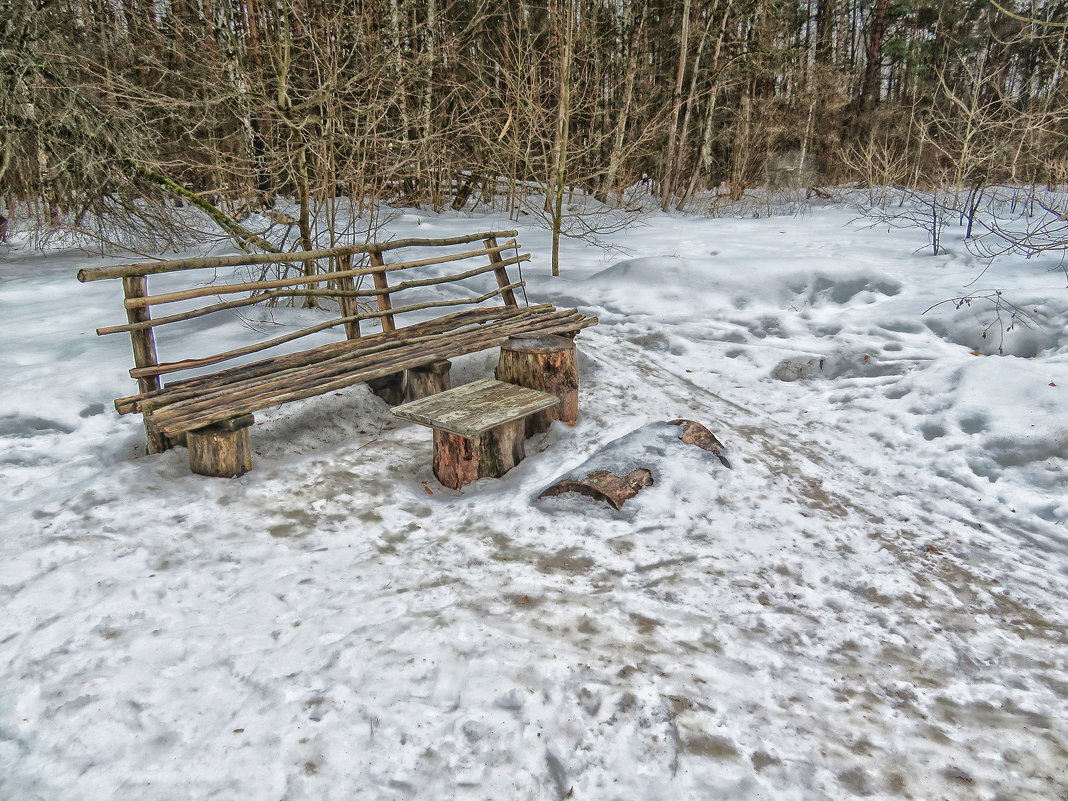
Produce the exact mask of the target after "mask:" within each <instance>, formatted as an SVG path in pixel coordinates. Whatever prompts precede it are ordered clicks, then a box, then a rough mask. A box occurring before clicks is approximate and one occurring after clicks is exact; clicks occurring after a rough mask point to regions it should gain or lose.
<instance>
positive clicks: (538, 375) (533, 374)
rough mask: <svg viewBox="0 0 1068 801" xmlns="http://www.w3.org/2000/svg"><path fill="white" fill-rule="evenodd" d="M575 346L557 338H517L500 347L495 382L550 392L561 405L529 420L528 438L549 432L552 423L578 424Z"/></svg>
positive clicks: (542, 336)
mask: <svg viewBox="0 0 1068 801" xmlns="http://www.w3.org/2000/svg"><path fill="white" fill-rule="evenodd" d="M575 353H576V351H575V343H574V342H573V341H572V340H570V339H568V338H566V337H562V336H557V335H556V334H544V335H541V336H529V337H515V338H513V339H509V340H508V341H507V342H505V343H504V344H503V345H501V357H500V360H499V361H498V362H497V370H496V378H497V380H498V381H505V382H507V383H509V384H517V385H518V386H521V387H528V388H530V389H536V390H540V391H541V392H548V393H549V394H550V395H556V396H557V397H558V398H560V403H559V405H557V406H554V407H552V408H550V409H546V410H545V411H542V412H538V413H537V414H534V415H531V416H530V417H528V418H527V424H526V431H527V436H528V437H529V436H531V435H532V434H540V433H541V432H543V431H548V430H549V426H550V425H551V424H552V421H553V420H562V421H563V422H565V423H573V422H575V421H576V420H578V387H579V375H578V362H577V360H576V358H575Z"/></svg>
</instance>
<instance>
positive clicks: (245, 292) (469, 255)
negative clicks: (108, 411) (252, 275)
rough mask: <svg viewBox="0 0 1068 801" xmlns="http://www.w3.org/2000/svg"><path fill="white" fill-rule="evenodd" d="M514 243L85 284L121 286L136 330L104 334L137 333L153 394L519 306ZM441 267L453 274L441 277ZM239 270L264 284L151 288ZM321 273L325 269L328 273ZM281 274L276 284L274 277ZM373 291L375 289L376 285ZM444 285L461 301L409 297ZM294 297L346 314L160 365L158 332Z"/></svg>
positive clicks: (433, 245)
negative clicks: (180, 382) (435, 319)
mask: <svg viewBox="0 0 1068 801" xmlns="http://www.w3.org/2000/svg"><path fill="white" fill-rule="evenodd" d="M515 235H516V232H515V231H488V232H483V233H478V234H470V235H468V236H459V237H452V238H448V239H402V240H395V241H392V242H371V243H367V244H363V245H348V246H343V247H335V248H326V249H323V250H314V251H299V252H296V253H279V254H275V253H265V254H244V255H239V256H220V257H207V258H195V259H174V260H160V261H151V262H140V263H137V264H119V265H113V266H109V267H93V268H85V269H82V270H79V271H78V280H79V281H82V282H85V281H100V280H105V279H120V280H121V281H122V287H123V294H124V301H123V305H124V306H125V308H126V316H127V323H126V324H125V325H115V326H108V327H106V328H98V329H97V334H100V335H105V334H118V333H123V332H128V333H129V334H130V337H131V340H132V343H133V352H134V364H135V367H134V369H132V370H131V371H130V375H131V376H132V377H133V378H136V379H137V381H138V384H139V387H140V391H141V392H149V391H151V390H154V389H159V387H160V376H162V375H166V374H169V373H175V372H179V371H183V370H191V369H199V368H203V367H207V366H210V365H213V364H218V363H220V362H224V361H228V360H231V359H237V358H241V357H244V356H248V355H249V354H252V353H258V352H261V351H265V350H269V349H271V348H277V347H279V346H281V345H283V344H285V343H288V342H292V341H293V340H296V339H300V338H301V337H306V336H311V335H312V334H316V333H319V332H320V331H324V330H327V329H330V328H335V327H338V326H342V327H343V328H344V331H345V336H346V337H347V338H348V339H358V338H360V337H361V335H363V334H364V333H365V332H363V331H362V330H361V325H360V324H361V322H364V321H373V320H378V321H380V322H381V331H382V332H383V334H385V335H387V336H388V333H389V332H392V331H396V330H397V329H398V324H397V318H398V316H400V315H409V318H411V317H416V316H418V317H419V318H420V319H425V318H426V315H428V314H430V315H433V314H437V313H438V309H441V310H442V313H448V312H450V311H454V309H453V308H452V307H457V306H467V305H476V306H477V305H481V304H484V303H486V302H487V301H489V300H490V299H492V298H494V297H500V298H501V301H502V303H503V306H505V307H509V306H511V307H516V306H518V301H517V299H516V295H515V290H516V289H518V288H520V287H522V286H524V282H523V281H522V280H519V281H512V279H511V278H510V277H509V274H508V267H510V266H513V265H518V264H520V263H521V262H524V261H528V260H529V259H530V255H529V254H526V253H523V254H521V253H519V250H518V245H517V244H516V242H515V240H514V239H512V237H514V236H515ZM480 240H481V244H482V247H474V248H472V247H471V243H476V242H479V241H480ZM417 249H419V250H421V249H429V253H430V254H431V255H425V256H423V257H422V258H410V255H411V254H412V253H413V251H416V250H417ZM387 253H388V254H390V255H389V256H388V257H387V256H386V255H385V254H387ZM418 255H423V254H418ZM436 265H448V266H441V267H438V268H437V269H435V266H436ZM240 267H260V268H261V273H260V275H259V277H258V278H256V279H255V280H252V279H250V280H248V281H240V282H236V283H229V284H210V285H201V286H195V287H191V288H189V289H183V290H177V291H170V292H163V293H159V294H156V295H152V294H150V292H149V290H148V277H149V276H150V275H158V274H161V273H175V272H180V271H185V270H190V271H199V270H216V271H217V270H220V269H224V268H240ZM320 267H323V268H325V270H324V271H320ZM456 268H459V269H456ZM272 270H274V271H275V274H276V275H277V277H274V278H268V275H269V274H270V271H272ZM417 271H418V275H417V274H416V273H417ZM490 273H491V274H492V276H493V279H494V280H493V281H492V282H487V283H488V289H487V290H486V291H484V292H482V291H480V290H476V293H475V294H472V293H471V287H470V282H469V279H473V278H475V277H476V276H483V275H486V274H490ZM487 277H488V276H487ZM368 283H370V284H372V285H371V286H367V285H366V284H368ZM442 284H454V285H455V287H456V288H457V292H454V293H453V294H455V295H456V296H455V297H450V298H447V299H438V300H426V299H424V300H421V301H420V300H418V299H415V300H414V302H409V301H407V300H405V297H404V296H407V297H409V298H410V297H411V295H412V294H417V292H415V291H416V290H418V289H421V288H425V287H430V286H439V285H442ZM461 287H462V288H461ZM208 297H211V298H216V299H217V300H216V301H215V302H213V303H210V304H209V305H206V306H201V307H198V308H191V309H190V308H184V307H183V309H182V310H181V311H178V312H175V313H172V314H169V315H165V316H160V317H156V318H153V317H152V316H151V312H150V310H151V309H152V307H155V306H162V305H165V304H170V303H180V302H186V303H187V302H188V301H193V300H197V299H199V298H208ZM294 297H304V298H332V299H334V300H336V301H337V304H338V316H337V317H332V318H329V319H326V320H323V321H322V322H320V323H316V324H315V325H312V326H308V327H306V328H302V329H300V330H298V331H293V332H291V333H288V334H285V335H283V336H279V337H274V338H272V339H268V340H265V341H262V342H257V343H255V344H252V345H248V346H245V347H241V348H236V349H233V350H228V351H225V352H222V353H215V354H210V355H207V356H201V357H197V358H192V359H183V360H181V361H173V362H164V363H160V362H159V361H158V359H157V356H156V342H155V334H154V331H155V329H156V328H158V327H160V326H163V325H170V324H174V323H181V322H184V321H188V320H193V319H197V318H200V317H204V316H205V315H209V314H214V313H217V312H224V311H232V310H234V309H238V308H242V307H247V306H252V305H255V304H260V303H274V302H276V301H277V300H278V299H280V298H294Z"/></svg>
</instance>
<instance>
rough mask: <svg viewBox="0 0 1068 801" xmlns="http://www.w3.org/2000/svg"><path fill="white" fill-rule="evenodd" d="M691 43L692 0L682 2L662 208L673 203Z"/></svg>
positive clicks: (661, 194) (661, 195)
mask: <svg viewBox="0 0 1068 801" xmlns="http://www.w3.org/2000/svg"><path fill="white" fill-rule="evenodd" d="M689 44H690V0H683V3H682V26H681V31H680V34H679V68H678V71H677V72H676V74H675V91H674V94H673V95H672V115H671V129H670V130H669V131H668V149H667V158H666V160H665V162H664V176H663V179H662V180H661V184H660V208H661V209H663V210H664V211H667V210H668V206H669V205H670V204H671V195H672V181H673V167H674V162H675V140H676V137H677V136H678V131H679V114H680V112H681V110H682V80H683V78H684V77H685V75H686V50H687V48H688V47H689Z"/></svg>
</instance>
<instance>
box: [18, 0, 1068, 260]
mask: <svg viewBox="0 0 1068 801" xmlns="http://www.w3.org/2000/svg"><path fill="white" fill-rule="evenodd" d="M2 11H3V13H0V20H2V21H0V199H2V203H3V206H0V215H7V216H8V217H18V216H20V215H21V216H23V217H25V218H29V219H32V220H33V221H35V223H36V224H37V225H38V226H43V227H44V228H46V229H47V228H52V229H64V230H67V231H69V230H71V229H75V230H81V231H83V232H84V231H88V232H90V233H93V232H95V234H96V235H97V236H98V237H99V238H100V239H101V240H105V241H108V242H111V241H112V240H120V239H122V231H123V230H132V231H135V232H137V233H138V234H139V237H140V239H141V240H143V239H144V237H145V236H146V235H147V236H148V238H149V239H150V240H151V241H150V242H148V243H147V244H146V243H144V242H143V241H142V246H143V247H145V248H146V249H148V248H150V247H155V246H165V245H166V244H168V243H170V242H171V241H172V240H175V239H179V238H181V237H182V236H183V226H184V225H185V224H186V223H187V221H188V215H186V216H184V217H183V216H182V215H181V214H177V213H176V206H177V207H183V206H187V205H193V206H198V207H199V208H200V209H201V210H202V211H203V212H204V213H206V214H207V215H208V216H209V217H210V219H211V220H212V221H213V224H214V225H217V226H218V227H219V228H221V229H222V230H223V231H224V232H225V234H226V235H228V236H229V237H231V238H233V239H234V240H235V241H237V242H238V243H239V244H241V245H242V246H243V247H246V248H247V247H258V248H261V249H269V250H276V249H278V248H279V247H286V248H290V247H292V248H303V249H308V248H311V247H313V246H322V245H328V244H334V243H335V241H337V240H339V239H344V238H346V237H350V238H351V236H352V235H353V232H352V231H346V230H344V226H342V225H335V224H334V223H335V220H336V219H345V220H352V219H355V218H362V219H364V220H365V221H366V220H369V219H370V220H372V221H373V218H374V214H375V209H376V204H377V203H378V202H380V201H384V202H388V203H390V204H392V205H394V206H396V205H422V206H430V207H434V208H441V207H443V206H448V205H452V206H453V207H454V208H456V209H461V208H463V207H464V206H465V204H470V203H473V204H476V205H477V204H478V203H480V202H486V203H491V204H501V203H503V204H504V205H505V207H506V208H507V210H508V211H509V213H511V214H512V215H514V216H515V217H516V218H518V215H520V214H521V213H523V212H528V213H538V214H543V215H545V216H546V219H547V220H549V221H550V222H551V223H552V224H553V227H554V229H555V232H556V236H557V238H558V236H559V233H560V231H561V228H563V229H564V233H569V232H570V233H578V234H582V233H584V232H586V231H585V230H584V229H583V224H582V223H581V222H579V223H575V222H574V220H573V219H571V217H572V216H574V215H572V216H569V214H568V208H569V204H570V203H574V202H575V195H576V193H577V194H578V195H579V196H580V198H582V199H584V200H585V199H596V201H597V202H599V203H601V204H608V205H609V206H615V207H618V206H626V205H627V204H628V203H631V202H632V201H633V200H634V198H636V197H638V196H639V195H640V196H641V197H643V198H644V199H645V202H646V204H647V205H648V204H649V202H650V199H655V202H656V203H657V204H658V205H660V206H662V208H663V209H665V210H667V209H670V208H672V207H674V208H677V209H680V210H685V211H692V212H699V213H712V214H716V213H717V212H718V211H719V210H722V209H724V208H727V207H729V206H730V205H731V204H732V203H735V202H736V201H737V200H738V199H739V198H740V197H742V196H743V195H744V193H745V192H746V191H747V190H749V189H751V188H753V187H758V186H759V187H772V188H776V187H783V186H788V187H794V188H797V189H804V190H806V191H808V192H809V193H813V192H819V191H820V190H819V189H818V187H821V186H834V185H843V184H853V185H861V186H898V187H910V188H914V189H920V190H938V189H945V188H947V187H948V188H951V189H952V191H953V192H954V197H956V198H961V197H974V196H975V193H976V192H977V191H981V189H982V187H984V186H987V185H990V184H994V183H999V182H1001V183H1007V184H1012V185H1016V186H1030V187H1038V186H1045V187H1046V188H1047V189H1050V188H1053V187H1056V186H1059V185H1061V184H1064V183H1065V181H1066V180H1068V145H1066V136H1065V135H1066V133H1068V122H1066V117H1068V77H1066V69H1065V68H1066V59H1068V52H1066V51H1068V48H1066V32H1068V28H1066V25H1068V23H1066V22H1065V20H1066V19H1068V2H1065V0H1041V1H1039V2H1033V3H1016V4H1009V5H1006V6H1002V5H998V4H996V3H991V2H989V0H954V1H952V2H942V3H933V2H924V0H805V1H804V2H797V0H764V1H763V2H754V1H753V0H659V1H658V0H550V1H549V2H548V3H534V2H528V0H516V2H507V3H503V2H492V0H367V1H366V2H364V1H362V0H340V1H338V2H323V0H271V1H270V2H267V1H265V0H152V2H147V1H146V0H3V4H2ZM962 193H963V194H962ZM278 196H283V197H287V198H291V199H292V200H293V204H294V206H293V207H290V210H291V211H293V212H294V213H293V214H292V215H290V214H285V213H280V212H273V211H271V207H272V206H273V205H274V204H275V202H276V201H275V198H277V197H278ZM339 204H345V205H346V206H347V209H346V212H347V213H346V214H344V215H342V216H341V217H340V218H338V217H337V210H338V208H339ZM264 212H266V214H267V215H268V217H269V218H270V219H271V220H272V221H275V222H279V223H281V224H283V225H284V226H285V230H286V234H287V236H286V237H283V239H282V242H281V245H280V244H279V241H278V239H277V237H271V236H267V237H265V236H262V235H261V234H263V231H262V230H259V231H254V230H250V229H249V228H246V227H245V225H243V221H245V220H247V219H248V217H249V216H250V215H251V214H253V213H264ZM352 212H355V213H352ZM565 218H567V219H568V220H569V221H570V222H569V223H566V224H565ZM575 219H578V217H575ZM349 224H350V225H351V223H349ZM569 224H570V226H571V230H570V231H569V230H568V225H569ZM372 228H373V225H370V226H366V227H365V228H364V232H365V233H366V231H367V230H371V229H372ZM290 231H292V240H291V241H289V239H288V235H289V233H290ZM324 238H325V239H327V240H330V241H323V240H324ZM555 250H556V248H554V251H555ZM555 267H556V265H555V264H554V268H555Z"/></svg>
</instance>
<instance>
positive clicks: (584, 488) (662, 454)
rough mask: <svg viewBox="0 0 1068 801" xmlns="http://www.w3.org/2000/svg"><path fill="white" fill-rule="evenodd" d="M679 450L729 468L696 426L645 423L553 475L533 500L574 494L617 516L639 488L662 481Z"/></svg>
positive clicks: (714, 442) (719, 448) (719, 446)
mask: <svg viewBox="0 0 1068 801" xmlns="http://www.w3.org/2000/svg"><path fill="white" fill-rule="evenodd" d="M683 446H696V447H698V448H701V449H702V450H705V451H708V452H709V453H711V454H712V455H713V456H715V457H716V459H717V460H718V461H719V462H720V463H721V464H722V465H723V466H724V467H727V468H729V467H730V466H731V465H730V462H729V461H727V458H726V457H725V456H724V455H723V451H724V450H725V448H724V445H723V443H722V442H720V441H719V439H718V438H717V437H716V435H715V434H713V433H712V432H711V431H709V430H708V429H707V428H706V427H705V426H703V425H701V424H700V423H697V422H695V421H693V420H672V421H671V422H668V423H649V424H648V425H644V426H642V427H641V428H638V429H636V430H635V431H632V432H630V433H629V434H626V435H625V436H622V437H620V438H619V439H616V440H613V441H612V442H609V443H608V444H607V445H606V446H604V447H603V448H601V450H599V451H597V452H596V453H595V454H594V455H593V456H591V457H590V458H589V459H587V460H586V461H585V462H583V463H582V464H581V465H580V466H579V467H577V468H575V469H574V470H572V471H570V472H568V473H565V474H564V475H562V476H559V477H558V478H557V479H556V480H555V481H553V483H552V484H550V485H549V486H548V487H546V488H545V489H544V490H543V491H542V492H541V493H540V494H539V495H538V500H541V499H542V498H550V497H553V496H556V495H563V494H565V493H577V494H579V495H582V496H585V497H587V498H591V499H593V500H595V501H600V502H603V503H607V504H608V505H609V506H611V507H612V508H613V509H615V510H616V511H619V510H620V509H622V508H623V504H625V503H626V502H627V501H629V500H630V499H631V498H633V497H635V496H636V495H637V494H638V493H639V492H641V491H642V490H643V489H645V488H646V487H649V486H652V485H654V484H656V483H658V482H660V481H661V480H662V475H661V473H662V472H663V471H662V470H661V469H660V468H661V465H662V464H663V463H664V462H665V461H666V460H670V459H673V458H678V457H679V456H680V455H681V454H682V453H683V452H682V451H680V448H682V447H683Z"/></svg>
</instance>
